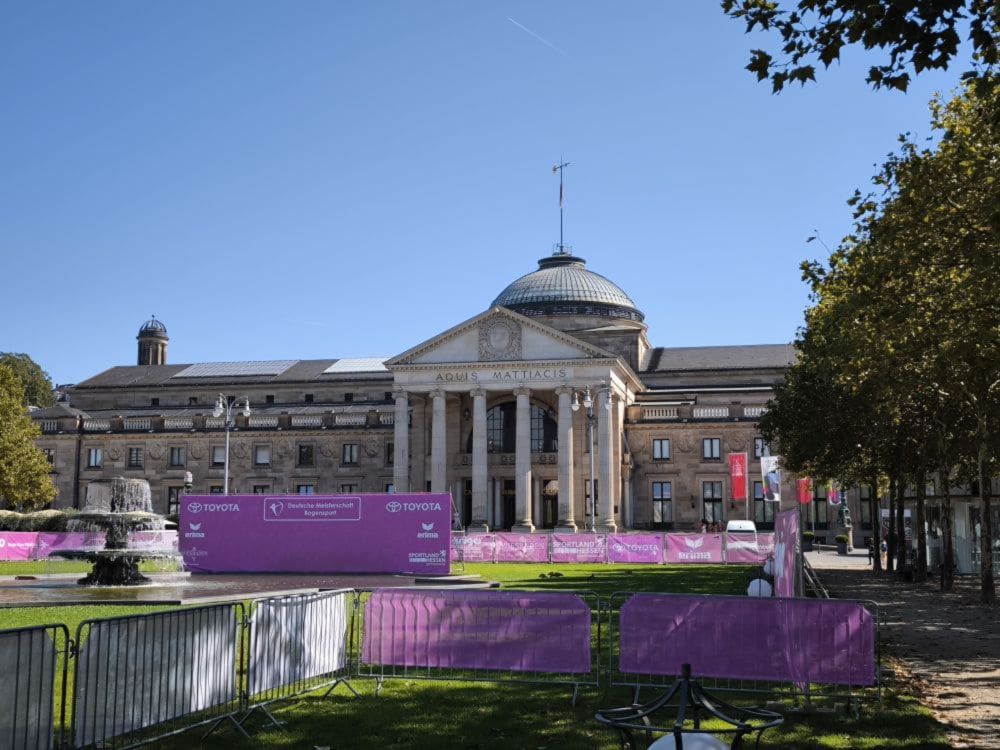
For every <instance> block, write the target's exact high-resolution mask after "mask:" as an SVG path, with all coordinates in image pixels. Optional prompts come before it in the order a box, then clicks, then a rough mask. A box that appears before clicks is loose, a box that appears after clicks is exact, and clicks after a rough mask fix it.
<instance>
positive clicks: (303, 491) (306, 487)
mask: <svg viewBox="0 0 1000 750" xmlns="http://www.w3.org/2000/svg"><path fill="white" fill-rule="evenodd" d="M295 492H296V494H298V495H315V494H316V485H315V484H297V485H295Z"/></svg>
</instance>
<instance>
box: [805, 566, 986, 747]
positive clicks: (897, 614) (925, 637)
mask: <svg viewBox="0 0 1000 750" xmlns="http://www.w3.org/2000/svg"><path fill="white" fill-rule="evenodd" d="M807 555H808V556H809V564H810V565H812V566H813V568H814V569H815V570H816V571H817V574H818V575H819V576H820V578H821V579H822V581H823V582H824V583H825V584H826V586H827V587H828V588H830V590H831V595H833V596H838V597H842V598H850V599H871V600H874V601H876V602H878V603H879V605H880V607H881V608H882V611H883V613H884V619H885V624H884V629H883V643H884V644H885V646H886V649H887V652H888V653H889V654H890V655H891V656H894V657H896V658H898V660H899V661H900V663H901V664H902V667H903V670H904V671H905V672H908V673H909V674H908V675H906V674H904V675H900V677H902V678H904V679H907V680H908V681H910V680H912V683H911V687H910V689H909V692H911V693H913V694H915V695H917V696H918V697H919V698H920V700H921V702H923V703H924V704H925V705H927V706H929V707H930V708H931V709H932V710H933V711H934V713H935V715H936V716H937V717H938V719H939V720H940V721H942V722H943V723H944V724H945V725H946V726H947V727H948V731H949V738H950V741H951V743H952V746H953V747H956V748H994V749H995V748H1000V606H997V605H992V606H986V605H983V604H980V603H979V579H978V578H973V577H969V576H963V577H960V578H959V579H958V580H957V581H956V583H955V590H954V591H951V592H947V593H945V592H942V591H941V590H940V588H939V584H938V582H937V580H936V579H935V580H931V581H928V582H927V583H923V584H919V583H904V582H901V581H898V580H895V579H892V578H889V577H888V576H884V575H882V576H875V575H874V574H873V573H872V572H870V570H869V569H868V555H867V553H866V552H864V551H863V550H862V551H861V552H860V553H859V554H858V555H856V556H850V557H848V558H843V557H841V558H840V560H839V562H838V561H837V560H836V557H837V555H836V553H826V552H810V553H807ZM859 560H860V563H861V564H859Z"/></svg>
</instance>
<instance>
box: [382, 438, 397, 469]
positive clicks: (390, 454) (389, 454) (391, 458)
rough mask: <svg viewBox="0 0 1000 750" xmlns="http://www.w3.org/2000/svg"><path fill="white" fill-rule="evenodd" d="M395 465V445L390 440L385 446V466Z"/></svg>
mask: <svg viewBox="0 0 1000 750" xmlns="http://www.w3.org/2000/svg"><path fill="white" fill-rule="evenodd" d="M395 463H396V444H395V443H394V442H392V441H391V440H390V441H389V442H388V443H386V444H385V465H386V466H392V465H393V464H395Z"/></svg>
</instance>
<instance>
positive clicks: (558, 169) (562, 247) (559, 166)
mask: <svg viewBox="0 0 1000 750" xmlns="http://www.w3.org/2000/svg"><path fill="white" fill-rule="evenodd" d="M569 165H570V162H568V161H565V162H564V161H563V160H562V156H560V157H559V164H556V165H554V166H553V167H552V174H556V173H557V172H558V173H559V246H558V251H557V252H558V254H559V255H565V254H566V246H565V245H564V244H563V170H564V169H565V168H566V167H568V166H569Z"/></svg>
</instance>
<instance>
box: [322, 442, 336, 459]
mask: <svg viewBox="0 0 1000 750" xmlns="http://www.w3.org/2000/svg"><path fill="white" fill-rule="evenodd" d="M319 452H320V453H321V454H323V456H324V457H326V458H333V443H331V442H330V441H329V440H324V441H323V442H321V443H320V444H319Z"/></svg>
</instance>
